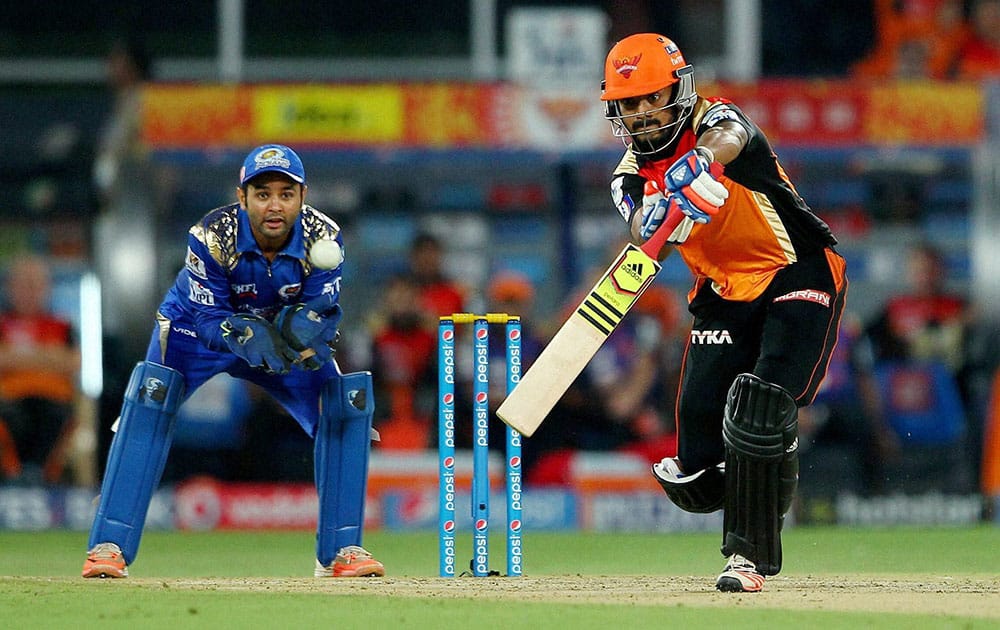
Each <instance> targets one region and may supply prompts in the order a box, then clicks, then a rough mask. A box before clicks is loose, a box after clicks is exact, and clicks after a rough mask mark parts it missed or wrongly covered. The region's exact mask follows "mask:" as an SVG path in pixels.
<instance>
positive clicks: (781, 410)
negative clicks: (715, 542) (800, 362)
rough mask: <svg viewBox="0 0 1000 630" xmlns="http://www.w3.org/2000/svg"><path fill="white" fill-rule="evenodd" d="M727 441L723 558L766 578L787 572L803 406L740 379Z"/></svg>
mask: <svg viewBox="0 0 1000 630" xmlns="http://www.w3.org/2000/svg"><path fill="white" fill-rule="evenodd" d="M722 437H723V440H724V441H725V444H726V500H725V517H724V534H723V544H722V553H723V555H725V556H729V555H732V554H734V553H736V554H740V555H742V556H744V557H746V558H747V559H749V560H751V561H752V562H754V563H755V564H756V567H757V571H758V572H759V573H761V574H763V575H776V574H777V573H778V572H779V571H780V570H781V526H782V522H783V520H784V518H783V517H784V514H785V512H787V511H788V508H789V507H791V503H792V499H793V498H794V496H795V489H796V487H797V485H798V472H799V460H798V407H797V406H796V404H795V399H794V398H793V397H792V396H791V394H789V393H788V392H787V391H786V390H784V389H783V388H781V387H779V386H778V385H774V384H772V383H768V382H766V381H763V380H761V379H760V378H757V377H756V376H754V375H752V374H740V375H739V376H737V377H736V380H735V381H734V382H733V384H732V386H731V387H730V388H729V395H728V396H727V400H726V410H725V416H724V418H723V422H722Z"/></svg>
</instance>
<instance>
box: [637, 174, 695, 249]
mask: <svg viewBox="0 0 1000 630" xmlns="http://www.w3.org/2000/svg"><path fill="white" fill-rule="evenodd" d="M674 213H680V214H684V213H683V210H682V209H681V207H680V205H679V204H678V202H677V200H676V199H674V197H673V195H671V196H670V197H664V196H663V193H662V192H660V189H659V188H658V187H657V186H656V182H653V181H647V182H646V186H645V188H644V189H643V196H642V228H641V230H640V231H639V235H640V236H642V238H643V240H649V238H650V237H651V236H653V232H655V231H656V230H657V229H659V227H660V225H662V224H663V221H664V219H666V217H667V216H668V215H671V214H674ZM692 227H694V221H693V220H692V219H691V218H690V217H688V216H685V217H684V218H683V219H681V222H680V223H678V224H677V227H676V228H674V231H673V232H671V234H670V236H669V237H667V242H668V243H670V244H671V245H680V244H681V243H683V242H684V241H686V240H687V237H688V236H689V235H690V234H691V228H692Z"/></svg>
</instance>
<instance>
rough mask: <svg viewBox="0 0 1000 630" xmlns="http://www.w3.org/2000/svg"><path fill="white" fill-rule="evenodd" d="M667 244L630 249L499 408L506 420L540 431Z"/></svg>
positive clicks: (525, 430)
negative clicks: (663, 246)
mask: <svg viewBox="0 0 1000 630" xmlns="http://www.w3.org/2000/svg"><path fill="white" fill-rule="evenodd" d="M664 227H666V226H664ZM674 227H676V226H674ZM660 231H662V229H661V230H659V231H658V232H657V234H659V232H660ZM670 231H673V228H670ZM670 231H668V232H666V234H669V233H670ZM666 234H664V237H665V236H666ZM655 237H656V235H654V238H655ZM664 240H665V238H655V240H653V239H651V240H650V241H648V242H647V243H646V245H643V247H641V248H640V247H638V246H636V245H632V244H629V245H626V246H625V249H623V250H622V251H621V253H620V254H619V255H618V258H616V259H615V262H614V263H613V264H612V265H611V266H610V267H608V269H607V271H605V272H604V275H602V276H601V279H600V280H598V281H597V284H595V285H594V287H593V288H592V289H591V290H590V292H589V293H588V294H587V296H586V297H585V298H584V299H583V301H582V302H581V303H580V305H579V306H577V308H576V310H575V311H574V312H573V314H572V315H570V317H569V319H567V320H566V322H565V323H564V324H563V326H562V328H560V329H559V332H557V333H556V335H555V337H553V338H552V340H551V341H550V342H549V344H548V345H547V346H546V347H545V349H544V350H543V351H542V353H541V354H540V355H539V356H538V358H537V359H536V360H535V361H534V363H533V364H532V365H531V367H530V368H529V369H528V371H527V372H525V374H524V376H522V377H521V380H520V382H519V383H518V384H517V386H516V387H515V388H514V390H513V391H512V392H511V393H510V395H509V396H507V398H506V399H505V400H504V401H503V403H501V405H500V407H499V408H498V409H497V416H499V417H500V419H501V420H503V421H504V422H505V423H507V424H508V425H510V426H511V427H513V428H515V429H517V430H518V431H519V432H520V433H521V434H522V435H525V436H528V437H530V436H531V435H532V434H534V432H535V431H536V430H538V427H539V426H540V425H541V424H542V421H544V420H545V417H546V416H547V415H548V414H549V412H550V411H552V408H553V407H555V405H556V403H557V402H559V399H560V398H561V397H562V395H563V394H565V393H566V390H568V389H569V387H570V385H572V384H573V381H574V380H576V377H577V376H579V375H580V373H581V372H583V369H584V368H585V367H587V364H588V363H589V362H590V360H591V359H592V358H593V357H594V355H595V354H597V351H598V350H599V349H600V348H601V346H602V345H603V344H604V341H605V340H606V339H607V338H608V336H609V335H611V333H612V332H613V331H614V329H615V328H616V327H617V326H618V324H619V323H620V322H621V320H622V319H623V318H624V317H625V315H626V314H627V313H628V312H629V310H630V309H631V308H632V306H633V305H634V304H635V303H636V302H637V301H638V299H639V297H640V296H641V295H642V294H643V292H645V290H646V288H647V287H649V285H650V284H651V283H652V282H653V279H654V278H655V277H656V274H657V273H659V271H660V263H659V262H657V260H656V258H655V256H656V254H657V253H658V252H659V250H660V248H661V247H662V245H663V241H664Z"/></svg>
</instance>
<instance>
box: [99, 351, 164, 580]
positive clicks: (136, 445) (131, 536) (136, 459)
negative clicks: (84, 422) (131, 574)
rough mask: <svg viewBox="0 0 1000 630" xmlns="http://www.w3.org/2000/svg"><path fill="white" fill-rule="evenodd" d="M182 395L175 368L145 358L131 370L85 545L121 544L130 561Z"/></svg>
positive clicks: (159, 473)
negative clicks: (97, 502) (98, 500)
mask: <svg viewBox="0 0 1000 630" xmlns="http://www.w3.org/2000/svg"><path fill="white" fill-rule="evenodd" d="M183 397H184V375H182V374H181V373H180V372H178V371H177V370H174V369H172V368H169V367H167V366H165V365H159V364H158V363H152V362H150V361H140V362H139V363H137V364H136V366H135V369H133V370H132V377H131V378H130V379H129V383H128V388H127V389H126V390H125V401H124V403H123V404H122V412H121V416H120V418H119V421H118V430H117V431H116V433H115V437H114V439H112V440H111V449H110V450H109V452H108V465H107V468H106V469H105V472H104V481H103V482H102V484H101V499H100V503H99V504H98V507H97V515H96V516H95V517H94V524H93V526H92V527H91V530H90V542H89V547H90V548H93V547H94V545H96V544H98V543H102V542H113V543H116V544H117V545H118V546H119V547H121V550H122V555H123V556H124V557H125V562H126V563H128V564H131V563H132V561H133V560H135V556H136V554H137V553H138V550H139V540H140V538H141V537H142V529H143V526H144V525H145V523H146V512H147V510H148V509H149V502H150V501H151V500H152V497H153V491H154V490H156V487H157V485H159V483H160V477H161V476H162V475H163V467H164V466H165V465H166V463H167V453H168V452H169V451H170V439H171V436H172V434H173V428H174V416H176V415H177V408H178V407H179V406H180V404H181V402H182V401H183Z"/></svg>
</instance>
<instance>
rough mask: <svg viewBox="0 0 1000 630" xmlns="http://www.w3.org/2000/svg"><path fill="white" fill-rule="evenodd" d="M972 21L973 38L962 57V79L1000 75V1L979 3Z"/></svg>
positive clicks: (966, 44) (979, 1) (964, 47)
mask: <svg viewBox="0 0 1000 630" xmlns="http://www.w3.org/2000/svg"><path fill="white" fill-rule="evenodd" d="M970 21H971V23H972V36H971V37H970V38H969V39H968V41H967V42H966V43H965V46H963V47H962V51H961V55H960V56H959V60H958V76H959V78H962V79H972V80H981V79H988V78H990V77H998V76H1000V0H977V2H976V3H975V4H974V5H973V7H972V14H971V18H970Z"/></svg>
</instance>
